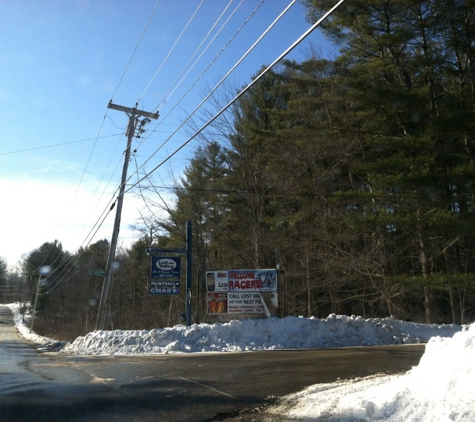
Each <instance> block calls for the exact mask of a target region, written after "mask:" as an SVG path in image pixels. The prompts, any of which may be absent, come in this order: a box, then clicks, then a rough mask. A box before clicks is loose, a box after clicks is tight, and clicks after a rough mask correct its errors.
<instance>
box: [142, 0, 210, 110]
mask: <svg viewBox="0 0 475 422" xmlns="http://www.w3.org/2000/svg"><path fill="white" fill-rule="evenodd" d="M203 2H204V0H201V2H200V4H199V5H198V7H197V8H196V9H195V12H194V13H193V15H192V16H191V18H190V19H189V20H188V23H187V24H186V25H185V27H184V28H183V30H182V31H181V33H180V35H179V36H178V38H177V39H176V41H175V43H174V44H173V46H172V48H171V49H170V50H169V51H168V53H167V55H166V56H165V58H164V59H163V61H162V63H161V64H160V66H159V67H158V69H157V71H156V72H155V75H153V77H152V79H151V80H150V82H149V83H148V85H147V86H146V87H145V89H144V91H143V92H142V94H141V95H140V97H139V99H138V101H140V99H141V98H142V97H143V95H144V94H145V92H146V91H147V89H148V88H149V86H150V85H151V83H152V82H153V81H154V80H155V78H156V77H157V75H158V74H159V73H160V70H162V67H163V65H164V64H165V63H166V61H167V60H168V58H169V57H170V54H171V53H172V52H173V50H174V49H175V47H176V46H177V44H178V42H179V41H180V40H181V37H182V36H183V34H184V33H185V32H186V30H187V29H188V27H189V26H190V24H191V22H192V21H193V19H194V18H195V16H196V14H197V13H198V10H200V8H201V6H202V4H203ZM138 101H137V103H138Z"/></svg>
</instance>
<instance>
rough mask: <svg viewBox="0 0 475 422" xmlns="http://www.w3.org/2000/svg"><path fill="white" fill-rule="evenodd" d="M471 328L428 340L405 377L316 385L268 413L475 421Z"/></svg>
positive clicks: (349, 420)
mask: <svg viewBox="0 0 475 422" xmlns="http://www.w3.org/2000/svg"><path fill="white" fill-rule="evenodd" d="M474 385H475V324H473V325H471V326H470V327H469V328H467V329H465V330H463V331H461V332H458V333H456V334H455V335H454V336H453V338H441V337H434V338H432V339H431V340H430V341H429V343H428V344H427V346H426V351H425V353H424V355H423V357H422V359H421V361H420V363H419V365H418V366H417V367H414V368H413V369H412V370H411V371H409V372H408V373H407V374H405V375H402V376H391V377H368V378H365V379H363V380H353V381H351V382H339V383H333V384H318V385H314V386H312V387H309V388H307V389H306V390H304V391H302V392H299V393H296V394H292V395H289V396H287V397H284V398H283V399H282V400H281V402H280V403H279V404H278V405H276V406H274V407H273V408H271V409H269V413H273V414H281V415H286V416H287V417H291V418H299V419H300V418H305V420H306V421H311V420H318V421H329V422H337V421H345V422H356V421H370V420H383V421H390V422H410V421H412V422H416V421H418V422H436V421H440V422H442V421H457V422H467V421H474V420H475V405H474V398H473V386H474Z"/></svg>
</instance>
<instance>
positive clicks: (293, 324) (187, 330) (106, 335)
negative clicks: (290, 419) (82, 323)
mask: <svg viewBox="0 0 475 422" xmlns="http://www.w3.org/2000/svg"><path fill="white" fill-rule="evenodd" d="M460 329H461V327H460V326H454V325H431V326H427V325H424V324H414V323H403V322H401V321H397V320H395V319H392V318H387V319H378V320H376V319H374V320H364V319H363V318H361V317H354V316H353V317H348V316H339V315H330V316H329V317H328V318H325V319H317V318H297V317H287V318H282V319H279V318H270V319H259V320H244V321H231V322H229V323H224V324H222V323H214V324H195V325H192V326H190V327H185V326H183V325H177V326H175V327H171V328H162V329H155V330H128V331H123V330H115V331H94V332H91V333H89V334H87V335H86V336H84V337H78V338H77V339H76V340H75V341H74V342H73V343H71V344H68V345H67V346H66V347H65V348H64V352H67V353H74V354H85V355H120V354H146V353H194V352H238V351H250V350H276V349H307V348H326V347H344V346H372V345H383V344H385V345H388V344H410V343H423V342H427V341H428V340H429V339H430V337H433V336H443V337H451V336H452V335H453V334H454V333H455V332H457V331H459V330H460Z"/></svg>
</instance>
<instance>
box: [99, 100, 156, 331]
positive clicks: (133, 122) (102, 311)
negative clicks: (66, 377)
mask: <svg viewBox="0 0 475 422" xmlns="http://www.w3.org/2000/svg"><path fill="white" fill-rule="evenodd" d="M107 108H111V109H113V110H118V111H123V112H124V113H126V114H127V115H128V116H129V124H128V126H127V133H126V135H127V148H126V150H125V158H124V167H123V169H122V179H121V182H120V190H119V196H118V197H117V207H116V211H115V222H114V230H113V232H112V239H111V244H110V249H109V257H108V259H107V268H106V275H105V277H104V284H103V285H102V294H101V301H100V303H99V313H98V315H97V323H96V330H103V329H104V324H105V320H106V309H107V301H108V296H109V285H110V281H111V276H112V267H113V263H114V258H115V250H116V248H117V239H118V237H119V230H120V217H121V214H122V206H123V203H124V192H125V183H126V181H127V169H128V167H129V160H130V149H131V146H132V139H133V138H134V136H135V129H136V127H137V121H138V118H139V117H144V120H142V122H141V125H140V130H142V129H143V126H144V125H145V123H148V122H150V119H158V112H156V113H150V112H147V111H142V110H137V108H136V107H134V108H130V107H124V106H120V105H116V104H113V103H112V100H111V101H109V104H107ZM139 135H140V134H139Z"/></svg>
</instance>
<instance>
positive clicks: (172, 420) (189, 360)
mask: <svg viewBox="0 0 475 422" xmlns="http://www.w3.org/2000/svg"><path fill="white" fill-rule="evenodd" d="M423 352H424V346H423V345H412V346H411V345H407V346H384V347H382V346H378V347H358V348H342V349H318V350H316V349H311V350H286V351H264V352H241V353H202V354H190V355H154V356H150V355H149V356H107V357H83V356H70V355H66V354H61V353H45V352H40V351H39V350H37V349H36V348H35V347H34V345H31V344H29V343H27V342H25V341H24V340H22V339H20V338H19V337H18V335H17V333H16V329H15V328H14V326H13V319H12V315H11V312H10V310H9V309H8V308H6V307H4V306H0V420H1V421H2V422H3V421H5V422H13V421H22V422H24V421H35V422H36V421H38V422H42V421H48V422H51V421H86V420H87V421H107V422H112V421H167V422H181V421H186V422H194V421H223V420H226V421H231V420H253V421H259V420H262V421H263V420H268V419H265V418H264V417H263V416H262V418H260V416H259V414H258V413H252V411H253V410H254V409H256V408H259V407H262V406H263V405H265V404H266V403H269V402H272V401H273V400H274V399H275V398H277V397H280V396H283V395H286V394H290V393H293V392H297V391H300V390H302V389H303V388H305V387H307V386H309V385H313V384H317V383H326V382H333V381H336V380H337V379H351V378H355V377H363V376H368V375H373V374H376V373H384V374H393V373H399V372H403V371H407V370H409V369H410V368H412V367H413V366H414V365H417V364H418V362H419V360H420V357H421V356H422V354H423ZM246 410H247V411H249V412H251V413H249V414H247V415H248V416H247V417H246V413H243V412H245V411H246ZM238 414H240V415H239V416H237V415H238ZM273 420H275V419H273Z"/></svg>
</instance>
